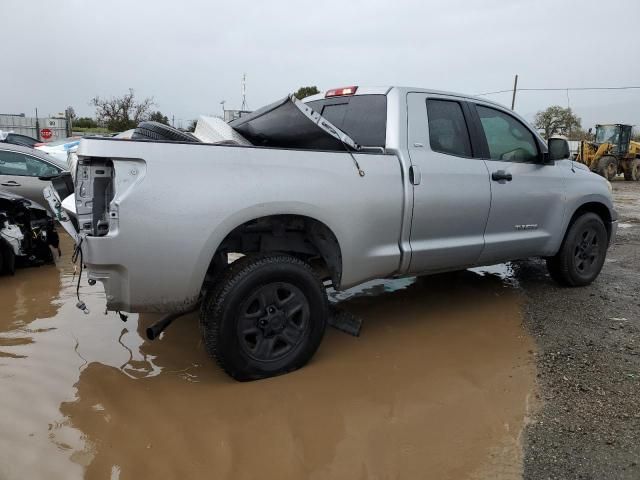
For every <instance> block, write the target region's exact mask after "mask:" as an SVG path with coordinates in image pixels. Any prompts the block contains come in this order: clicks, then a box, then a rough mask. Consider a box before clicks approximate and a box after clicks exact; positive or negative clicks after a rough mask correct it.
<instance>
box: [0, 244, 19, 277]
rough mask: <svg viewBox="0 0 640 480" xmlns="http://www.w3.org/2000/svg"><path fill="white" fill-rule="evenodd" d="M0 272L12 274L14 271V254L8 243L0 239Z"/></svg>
mask: <svg viewBox="0 0 640 480" xmlns="http://www.w3.org/2000/svg"><path fill="white" fill-rule="evenodd" d="M0 257H2V258H1V259H0V273H6V274H8V275H14V274H15V273H16V254H15V253H14V252H13V249H12V248H11V246H10V245H8V244H7V243H5V242H4V241H3V240H0Z"/></svg>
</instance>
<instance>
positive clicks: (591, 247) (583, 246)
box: [547, 213, 609, 287]
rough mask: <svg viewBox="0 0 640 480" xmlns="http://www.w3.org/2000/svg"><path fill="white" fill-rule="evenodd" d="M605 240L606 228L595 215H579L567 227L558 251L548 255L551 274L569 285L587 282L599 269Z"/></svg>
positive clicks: (602, 262)
mask: <svg viewBox="0 0 640 480" xmlns="http://www.w3.org/2000/svg"><path fill="white" fill-rule="evenodd" d="M608 241H609V238H608V235H607V229H606V228H605V226H604V223H603V222H602V219H601V218H600V217H599V216H598V215H596V214H595V213H585V214H583V215H581V216H580V217H578V218H577V219H576V220H575V221H574V222H573V224H572V225H571V226H570V227H569V229H568V231H567V233H566V235H565V238H564V240H563V241H562V245H561V247H560V251H559V252H558V253H557V254H556V255H555V256H554V257H550V258H548V259H547V269H548V270H549V274H550V275H551V278H553V279H554V280H555V281H557V282H558V283H559V284H561V285H565V286H568V287H582V286H585V285H589V284H590V283H591V282H593V281H594V280H595V279H596V277H597V276H598V274H599V273H600V270H602V265H603V264H604V260H605V257H606V254H607V247H608Z"/></svg>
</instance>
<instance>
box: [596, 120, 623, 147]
mask: <svg viewBox="0 0 640 480" xmlns="http://www.w3.org/2000/svg"><path fill="white" fill-rule="evenodd" d="M619 135H620V128H619V127H618V125H598V126H597V127H596V143H613V144H614V145H617V144H618V140H619Z"/></svg>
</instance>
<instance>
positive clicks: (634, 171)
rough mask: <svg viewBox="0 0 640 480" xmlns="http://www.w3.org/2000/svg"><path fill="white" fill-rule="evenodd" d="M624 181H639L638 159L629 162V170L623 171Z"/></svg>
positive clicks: (639, 163) (639, 161) (639, 166)
mask: <svg viewBox="0 0 640 480" xmlns="http://www.w3.org/2000/svg"><path fill="white" fill-rule="evenodd" d="M624 179H625V180H628V181H633V182H637V181H639V180H640V159H638V158H635V159H633V160H631V161H630V162H629V168H627V169H626V170H625V171H624Z"/></svg>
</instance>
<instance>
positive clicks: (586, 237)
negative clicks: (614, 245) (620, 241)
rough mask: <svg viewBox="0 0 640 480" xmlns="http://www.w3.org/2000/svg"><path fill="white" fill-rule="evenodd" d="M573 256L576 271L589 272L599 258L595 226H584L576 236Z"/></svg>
mask: <svg viewBox="0 0 640 480" xmlns="http://www.w3.org/2000/svg"><path fill="white" fill-rule="evenodd" d="M573 256H574V262H575V267H576V270H577V271H578V273H580V274H581V275H588V274H590V273H591V271H592V270H593V268H594V266H596V265H597V264H598V260H599V259H600V243H599V239H598V232H597V231H596V230H595V228H592V227H589V228H586V229H584V230H583V231H582V233H581V234H580V235H579V236H578V240H577V242H576V246H575V248H574V251H573Z"/></svg>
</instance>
